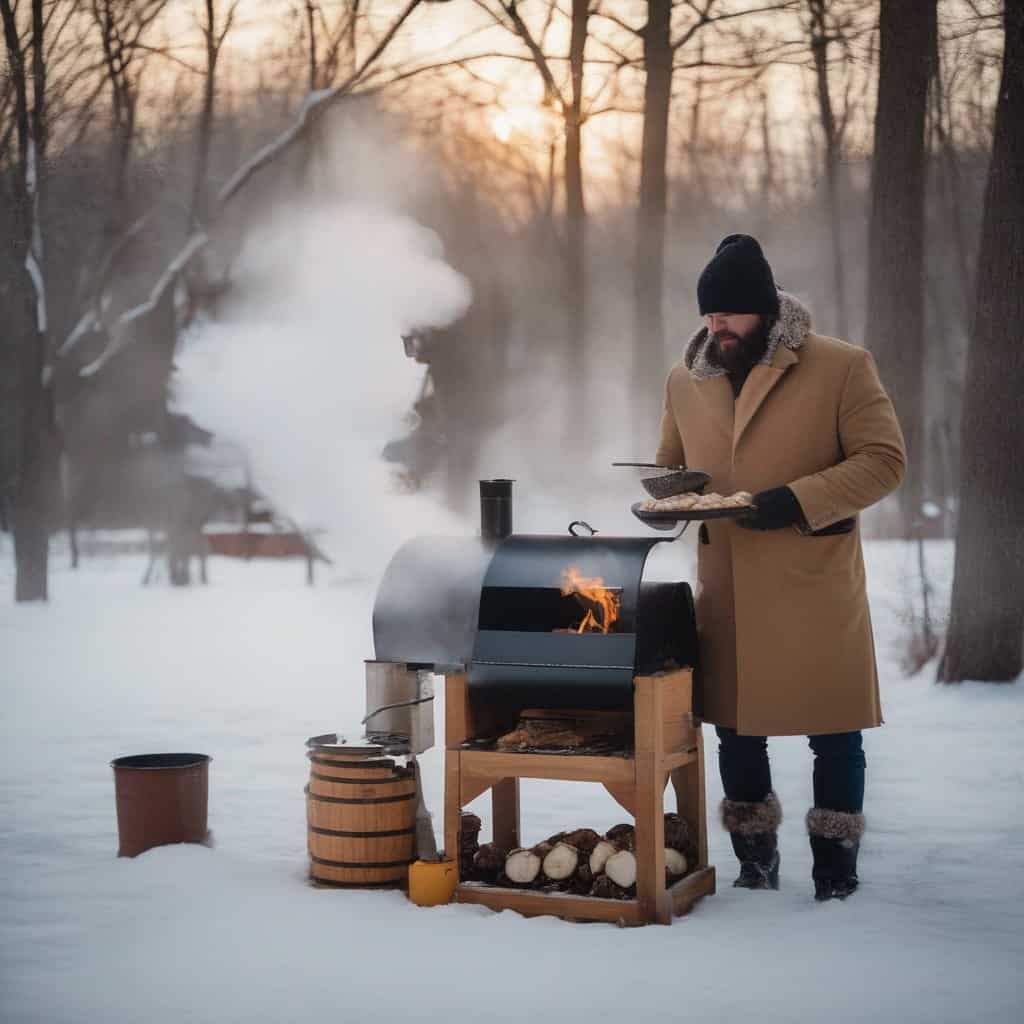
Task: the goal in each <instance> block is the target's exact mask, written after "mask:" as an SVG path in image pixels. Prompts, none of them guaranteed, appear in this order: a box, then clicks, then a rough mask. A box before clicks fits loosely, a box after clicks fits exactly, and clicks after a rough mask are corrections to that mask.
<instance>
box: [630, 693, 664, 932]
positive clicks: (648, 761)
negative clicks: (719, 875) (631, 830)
mask: <svg viewBox="0 0 1024 1024" xmlns="http://www.w3.org/2000/svg"><path fill="white" fill-rule="evenodd" d="M634 702H635V714H636V736H635V743H636V760H635V769H636V898H637V903H638V904H639V908H640V919H641V920H643V921H656V922H657V923H658V924H671V922H672V901H671V899H670V898H669V895H668V893H667V892H666V891H665V771H664V769H663V768H662V766H661V759H662V751H663V743H664V731H665V730H664V716H663V714H662V692H661V688H660V687H659V686H658V681H657V680H656V679H652V678H650V677H645V676H638V677H637V679H636V689H635V691H634Z"/></svg>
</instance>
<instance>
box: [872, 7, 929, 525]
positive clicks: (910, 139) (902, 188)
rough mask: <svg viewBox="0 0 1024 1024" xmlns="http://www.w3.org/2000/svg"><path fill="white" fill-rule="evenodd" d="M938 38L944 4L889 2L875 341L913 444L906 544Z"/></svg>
mask: <svg viewBox="0 0 1024 1024" xmlns="http://www.w3.org/2000/svg"><path fill="white" fill-rule="evenodd" d="M936 31H937V28H936V0H922V2H921V3H917V4H907V3H903V2H902V0H882V4H881V20H880V27H879V73H878V110H877V113H876V116H875V148H874V155H873V158H872V172H871V222H870V227H869V244H868V317H867V342H868V345H869V347H870V348H871V350H872V351H873V352H874V354H875V357H876V359H877V361H878V366H879V371H880V374H881V377H882V381H883V383H884V384H885V386H886V388H887V390H888V391H889V394H890V395H891V397H892V400H893V404H894V405H895V407H896V412H897V414H898V416H899V419H900V423H901V425H902V427H903V433H904V435H905V437H906V441H907V454H908V465H907V477H906V480H905V482H904V484H903V490H902V492H901V499H902V500H901V504H902V532H903V535H904V536H910V535H911V533H912V530H913V524H914V522H915V520H916V519H917V517H918V515H919V511H920V507H921V498H922V493H921V468H922V466H921V464H922V432H923V419H924V414H923V401H922V399H923V395H922V390H923V380H924V360H925V351H924V343H925V338H924V190H925V159H924V158H925V113H926V108H927V98H928V83H929V81H930V80H931V77H932V72H933V69H934V63H935V52H936V46H935V37H936Z"/></svg>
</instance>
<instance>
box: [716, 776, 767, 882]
mask: <svg viewBox="0 0 1024 1024" xmlns="http://www.w3.org/2000/svg"><path fill="white" fill-rule="evenodd" d="M721 810H722V826H723V828H724V829H725V830H726V832H728V833H729V838H730V839H731V840H732V848H733V851H734V852H735V854H736V858H737V859H738V860H739V862H740V873H739V877H738V878H737V879H736V881H735V882H733V883H732V884H733V885H734V886H738V887H739V888H741V889H778V887H779V842H778V827H779V825H780V823H781V822H782V807H781V806H780V804H779V800H778V797H777V796H776V795H775V794H774V793H769V794H768V795H767V796H766V797H765V798H764V799H763V800H753V801H746V800H723V801H722V808H721Z"/></svg>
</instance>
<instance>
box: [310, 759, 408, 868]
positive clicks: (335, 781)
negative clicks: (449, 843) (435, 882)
mask: <svg viewBox="0 0 1024 1024" xmlns="http://www.w3.org/2000/svg"><path fill="white" fill-rule="evenodd" d="M306 756H307V757H308V758H309V761H310V772H309V785H308V786H306V820H307V822H308V824H309V841H308V846H309V860H310V876H311V877H312V878H313V880H314V881H315V882H317V883H319V884H323V885H336V886H348V887H353V888H373V887H384V886H401V885H405V884H406V883H407V881H408V873H409V865H410V864H411V863H412V862H413V861H414V860H415V859H416V858H415V846H416V779H415V778H414V777H413V776H412V774H411V773H409V772H407V771H406V770H405V769H403V768H401V767H397V766H396V765H395V762H394V761H392V760H388V759H385V758H379V757H364V756H358V755H355V754H354V753H349V752H336V751H325V750H324V749H323V748H317V747H313V748H312V749H310V750H309V751H308V753H307V755H306Z"/></svg>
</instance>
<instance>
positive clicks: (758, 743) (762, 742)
mask: <svg viewBox="0 0 1024 1024" xmlns="http://www.w3.org/2000/svg"><path fill="white" fill-rule="evenodd" d="M715 731H716V732H717V733H718V769H719V771H720V772H721V773H722V786H723V788H724V789H725V795H726V797H727V798H728V799H729V800H744V801H748V802H754V801H757V800H763V799H764V798H765V797H766V796H767V795H768V794H769V793H770V792H771V788H772V773H771V768H770V767H769V766H768V740H767V739H766V738H765V737H764V736H740V735H738V734H737V733H736V730H735V729H727V728H725V727H724V726H720V725H718V726H715ZM807 740H808V742H809V743H810V745H811V750H813V751H814V806H815V807H827V808H828V809H829V810H832V811H846V812H848V813H851V814H860V812H861V811H862V810H863V808H864V766H865V763H866V762H865V760H864V749H863V746H862V743H861V734H860V733H859V732H837V733H831V734H829V735H827V736H808V737H807Z"/></svg>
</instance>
